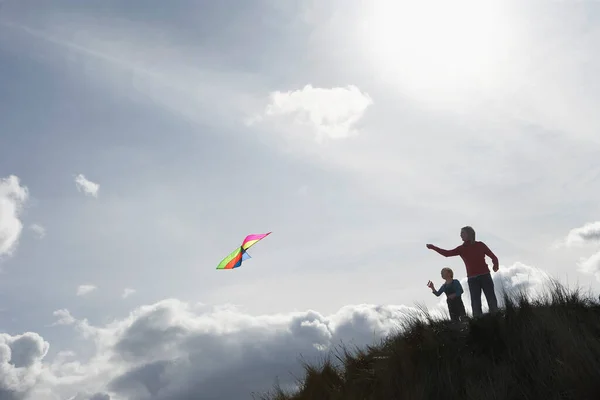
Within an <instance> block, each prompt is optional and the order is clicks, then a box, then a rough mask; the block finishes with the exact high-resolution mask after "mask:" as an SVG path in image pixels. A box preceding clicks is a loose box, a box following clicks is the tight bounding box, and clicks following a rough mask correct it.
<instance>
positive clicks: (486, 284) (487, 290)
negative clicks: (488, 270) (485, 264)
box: [480, 274, 498, 313]
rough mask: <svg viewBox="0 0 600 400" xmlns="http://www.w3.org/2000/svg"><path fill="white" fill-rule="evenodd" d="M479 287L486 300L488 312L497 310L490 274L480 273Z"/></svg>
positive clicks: (496, 300)
mask: <svg viewBox="0 0 600 400" xmlns="http://www.w3.org/2000/svg"><path fill="white" fill-rule="evenodd" d="M480 278H481V288H482V289H483V294H485V299H486V300H487V303H488V307H489V309H490V313H495V312H496V311H498V299H496V292H495V291H494V280H493V279H492V274H485V275H481V276H480Z"/></svg>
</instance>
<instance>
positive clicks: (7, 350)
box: [0, 332, 49, 400]
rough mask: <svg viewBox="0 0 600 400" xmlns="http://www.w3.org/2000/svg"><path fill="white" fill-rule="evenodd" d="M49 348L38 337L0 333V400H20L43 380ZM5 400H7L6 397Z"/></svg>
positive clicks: (34, 334) (30, 333)
mask: <svg viewBox="0 0 600 400" xmlns="http://www.w3.org/2000/svg"><path fill="white" fill-rule="evenodd" d="M48 348H49V344H48V342H46V341H44V340H43V338H42V337H41V336H40V335H38V334H37V333H33V332H26V333H24V334H22V335H16V336H11V335H8V334H6V333H0V398H3V399H5V398H6V399H11V400H12V399H15V400H16V399H20V398H22V397H21V396H12V395H11V394H24V393H27V392H28V391H29V390H30V389H32V388H34V386H35V385H36V384H37V383H38V379H40V378H41V377H42V376H43V366H42V359H43V358H44V357H45V356H46V354H47V352H48ZM5 396H6V397H5Z"/></svg>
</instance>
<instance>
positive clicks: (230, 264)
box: [217, 232, 271, 269]
mask: <svg viewBox="0 0 600 400" xmlns="http://www.w3.org/2000/svg"><path fill="white" fill-rule="evenodd" d="M270 234H271V232H269V233H255V234H252V235H248V236H246V238H245V239H244V241H243V242H242V245H241V246H240V247H238V248H237V249H235V250H234V251H233V252H232V253H231V254H230V255H228V256H227V257H225V258H224V259H223V260H221V262H220V263H219V265H217V269H234V268H237V267H239V266H241V265H242V262H243V261H246V260H247V259H249V258H250V255H249V254H248V253H247V252H246V250H248V249H249V248H250V247H252V246H254V245H255V244H256V243H258V241H260V240H262V239H264V238H265V237H266V236H268V235H270Z"/></svg>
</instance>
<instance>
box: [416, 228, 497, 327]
mask: <svg viewBox="0 0 600 400" xmlns="http://www.w3.org/2000/svg"><path fill="white" fill-rule="evenodd" d="M460 238H461V239H462V240H463V244H461V245H460V246H458V247H456V248H454V249H452V250H444V249H441V248H439V247H437V246H434V245H432V244H427V248H428V249H431V250H434V251H436V252H438V253H439V254H441V255H443V256H444V257H453V256H460V258H462V260H463V262H464V263H465V267H466V269H467V281H468V284H469V293H470V295H471V308H472V309H473V316H474V317H478V316H480V315H481V314H482V313H483V312H482V310H481V292H482V291H483V293H484V294H485V299H486V300H487V304H488V308H489V309H490V312H492V313H493V312H496V311H497V310H498V300H497V299H496V293H495V291H494V280H493V279H492V275H491V273H490V269H489V267H488V265H487V263H486V262H485V256H488V257H489V258H491V259H492V263H493V268H492V269H493V270H494V272H497V271H498V268H499V267H498V257H496V255H495V254H494V253H493V252H492V251H491V250H490V249H489V247H488V246H487V245H486V244H485V243H483V242H480V241H476V240H475V230H474V229H473V228H472V227H470V226H465V227H463V228H462V229H461V230H460Z"/></svg>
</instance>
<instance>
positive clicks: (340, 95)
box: [248, 85, 373, 141]
mask: <svg viewBox="0 0 600 400" xmlns="http://www.w3.org/2000/svg"><path fill="white" fill-rule="evenodd" d="M371 104H373V100H372V99H371V97H370V96H369V95H367V94H365V93H362V92H361V91H360V90H359V89H358V88H357V87H356V86H353V85H350V86H347V87H345V88H344V87H336V88H331V89H327V88H314V87H313V86H312V85H306V86H304V88H302V89H299V90H291V91H287V92H281V91H275V92H273V93H271V94H270V101H269V104H268V105H267V106H266V108H265V110H264V113H263V114H262V115H259V116H256V117H255V118H253V119H251V120H250V121H248V122H249V124H253V123H255V122H259V121H263V120H265V119H274V118H277V117H286V120H287V118H289V117H293V122H294V123H295V124H297V125H299V126H302V127H308V128H310V129H311V130H312V131H313V132H314V133H315V135H316V138H317V141H322V140H323V139H324V138H326V137H328V138H331V139H342V138H347V137H349V136H352V135H355V134H356V133H357V131H356V128H355V125H356V123H357V122H358V121H359V120H360V119H361V118H362V117H363V115H364V113H365V111H366V109H367V108H368V107H369V106H370V105H371Z"/></svg>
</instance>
